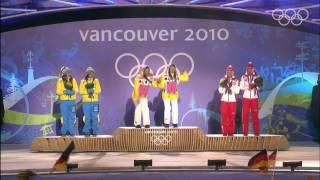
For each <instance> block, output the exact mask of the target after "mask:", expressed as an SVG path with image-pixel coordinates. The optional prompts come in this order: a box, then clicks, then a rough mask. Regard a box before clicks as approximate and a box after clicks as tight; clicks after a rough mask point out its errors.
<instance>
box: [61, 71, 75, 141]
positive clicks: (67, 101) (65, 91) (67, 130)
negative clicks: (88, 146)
mask: <svg viewBox="0 0 320 180" xmlns="http://www.w3.org/2000/svg"><path fill="white" fill-rule="evenodd" d="M61 74H62V77H61V78H59V79H58V81H57V89H56V94H57V95H58V99H59V101H60V113H61V116H62V121H63V124H62V127H61V134H62V135H74V122H75V118H76V114H75V113H76V101H75V100H76V94H77V93H78V85H77V81H76V79H75V78H73V77H72V76H71V75H70V69H69V68H68V67H65V66H63V67H62V68H61Z"/></svg>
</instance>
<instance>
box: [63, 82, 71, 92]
mask: <svg viewBox="0 0 320 180" xmlns="http://www.w3.org/2000/svg"><path fill="white" fill-rule="evenodd" d="M63 84H64V88H65V89H67V90H72V89H73V84H72V82H69V81H65V82H64V83H63Z"/></svg>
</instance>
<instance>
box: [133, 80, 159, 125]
mask: <svg viewBox="0 0 320 180" xmlns="http://www.w3.org/2000/svg"><path fill="white" fill-rule="evenodd" d="M150 86H154V87H157V82H156V81H150V80H147V79H146V78H145V77H143V76H142V75H138V76H137V77H136V78H135V79H134V89H133V92H132V94H131V97H132V100H133V102H134V104H135V106H136V108H135V112H134V125H135V126H136V127H139V126H141V120H142V119H143V124H144V126H146V127H149V126H150V116H149V107H148V93H149V87H150Z"/></svg>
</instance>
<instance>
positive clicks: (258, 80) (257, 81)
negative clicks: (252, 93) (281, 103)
mask: <svg viewBox="0 0 320 180" xmlns="http://www.w3.org/2000/svg"><path fill="white" fill-rule="evenodd" d="M254 86H255V88H257V87H259V88H261V87H262V86H263V79H262V77H261V76H258V77H257V78H256V79H255V80H254Z"/></svg>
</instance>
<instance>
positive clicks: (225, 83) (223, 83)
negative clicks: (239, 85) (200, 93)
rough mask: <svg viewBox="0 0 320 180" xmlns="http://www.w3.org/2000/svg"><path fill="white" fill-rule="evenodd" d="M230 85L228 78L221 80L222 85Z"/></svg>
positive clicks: (224, 86)
mask: <svg viewBox="0 0 320 180" xmlns="http://www.w3.org/2000/svg"><path fill="white" fill-rule="evenodd" d="M227 85H228V79H223V80H221V81H220V86H221V87H223V88H226V87H227Z"/></svg>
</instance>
